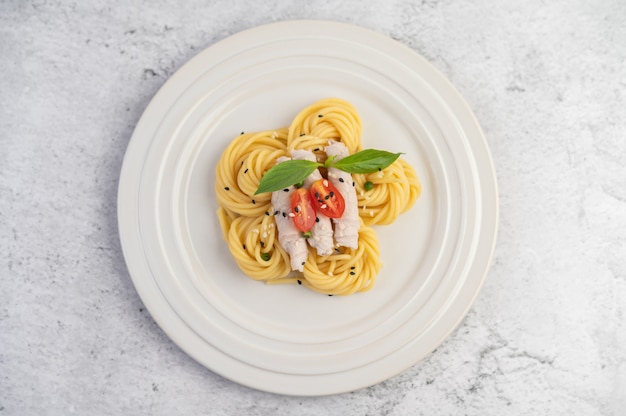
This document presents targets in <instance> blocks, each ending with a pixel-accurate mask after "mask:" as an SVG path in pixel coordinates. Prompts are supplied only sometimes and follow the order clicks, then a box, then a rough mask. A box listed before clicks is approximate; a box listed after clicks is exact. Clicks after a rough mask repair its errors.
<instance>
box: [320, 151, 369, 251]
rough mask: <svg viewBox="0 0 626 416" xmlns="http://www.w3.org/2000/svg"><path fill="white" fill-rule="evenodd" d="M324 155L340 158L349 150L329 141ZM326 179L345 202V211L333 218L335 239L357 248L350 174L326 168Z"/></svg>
mask: <svg viewBox="0 0 626 416" xmlns="http://www.w3.org/2000/svg"><path fill="white" fill-rule="evenodd" d="M325 151H326V155H328V156H329V157H330V156H335V160H341V159H343V158H344V157H346V156H349V155H350V151H349V150H348V148H347V147H346V145H344V144H343V143H341V142H331V144H330V145H328V146H326V148H325ZM328 180H329V181H330V182H331V183H332V184H333V185H335V188H337V190H338V191H339V192H341V196H343V199H344V201H345V203H346V208H345V211H344V212H343V215H342V216H341V218H333V222H334V223H335V241H337V244H339V245H340V246H344V247H350V248H357V246H358V244H359V228H360V227H361V221H360V219H359V203H358V201H357V196H356V189H355V188H354V182H353V180H352V175H350V174H349V173H347V172H344V171H342V170H339V169H337V168H328Z"/></svg>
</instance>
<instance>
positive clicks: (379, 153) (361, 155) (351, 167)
mask: <svg viewBox="0 0 626 416" xmlns="http://www.w3.org/2000/svg"><path fill="white" fill-rule="evenodd" d="M401 154H402V153H391V152H387V151H385V150H376V149H365V150H361V151H360V152H357V153H355V154H353V155H350V156H346V157H344V158H343V159H341V160H337V161H333V162H332V163H331V165H330V166H329V167H333V168H337V169H340V170H343V171H344V172H348V173H372V172H376V171H378V170H382V169H385V168H386V167H388V166H389V165H391V164H392V163H393V162H395V161H396V159H398V157H400V155H401Z"/></svg>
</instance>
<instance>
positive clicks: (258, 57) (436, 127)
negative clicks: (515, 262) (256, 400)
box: [118, 21, 497, 395]
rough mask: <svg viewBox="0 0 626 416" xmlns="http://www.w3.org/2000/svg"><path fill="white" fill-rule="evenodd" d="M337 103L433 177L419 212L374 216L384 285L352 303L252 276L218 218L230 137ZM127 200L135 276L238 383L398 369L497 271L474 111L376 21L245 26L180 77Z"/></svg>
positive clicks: (177, 334) (492, 189)
mask: <svg viewBox="0 0 626 416" xmlns="http://www.w3.org/2000/svg"><path fill="white" fill-rule="evenodd" d="M325 97H340V98H343V99H346V100H348V101H350V102H351V103H352V104H354V105H355V106H356V108H357V109H358V111H359V112H360V114H361V117H362V120H363V142H364V147H375V148H382V149H385V150H389V151H395V152H404V153H405V154H404V156H403V157H405V158H406V159H407V160H408V161H409V162H411V164H412V165H413V166H414V167H415V168H416V170H417V173H418V175H419V177H420V180H421V182H422V185H423V193H422V195H421V197H420V199H419V200H418V202H417V203H416V205H415V206H414V207H413V208H412V209H411V210H410V211H409V212H407V213H405V214H404V215H403V216H401V217H400V218H399V219H398V220H397V221H396V222H395V223H394V224H392V225H389V226H384V227H383V226H380V227H376V230H377V232H378V236H379V241H380V246H381V252H382V254H381V256H382V261H383V263H384V267H383V270H382V271H381V273H380V275H379V277H378V280H377V283H376V285H375V287H374V288H373V289H372V290H371V291H369V292H366V293H362V294H356V295H352V296H347V297H340V296H335V297H328V296H323V295H320V294H317V293H314V292H312V291H310V290H308V289H306V288H304V287H302V286H297V285H295V286H292V285H281V286H268V285H265V284H263V283H259V282H255V281H253V280H252V279H249V278H247V277H246V276H244V275H243V274H242V273H241V271H240V270H239V269H238V268H237V266H236V265H235V262H234V261H233V260H232V258H231V256H230V253H229V252H228V249H227V247H226V246H225V245H224V243H223V241H222V238H221V232H220V229H219V224H218V221H217V217H216V215H215V211H216V209H217V204H216V201H215V196H214V192H213V183H214V179H215V173H214V169H215V165H216V163H217V160H218V158H219V156H220V154H221V152H222V151H223V149H224V148H225V147H226V145H227V144H228V143H229V142H230V141H231V140H232V139H233V138H234V137H235V136H237V135H238V134H240V133H241V131H247V132H251V131H258V130H267V129H272V128H279V127H282V126H287V125H289V123H290V122H291V119H292V118H293V117H294V116H295V115H296V113H297V112H298V111H300V110H301V109H303V108H304V107H306V106H307V105H309V104H311V103H313V102H314V101H316V100H318V99H320V98H325ZM118 211H119V212H118V214H119V227H120V238H121V242H122V247H123V251H124V256H125V258H126V262H127V265H128V268H129V271H130V274H131V276H132V279H133V282H134V284H135V286H136V288H137V291H138V292H139V294H140V296H141V298H142V300H143V301H144V303H145V305H146V307H147V308H148V310H149V311H150V313H151V314H152V316H153V317H154V319H155V320H156V321H157V322H158V324H159V325H160V326H161V327H162V328H163V330H164V331H165V332H166V333H167V334H168V335H169V336H170V337H171V338H172V339H173V340H174V342H176V344H178V345H179V346H180V347H181V348H182V349H183V350H184V351H186V352H187V353H188V354H189V355H190V356H192V357H193V358H195V359H196V360H197V361H199V362H200V363H202V364H203V365H205V366H206V367H207V368H209V369H211V370H213V371H215V372H216V373H219V374H221V375H223V376H225V377H227V378H229V379H231V380H234V381H236V382H238V383H241V384H244V385H247V386H250V387H253V388H256V389H260V390H265V391H270V392H275V393H282V394H293V395H323V394H333V393H340V392H345V391H351V390H355V389H359V388H362V387H366V386H370V385H373V384H376V383H378V382H380V381H382V380H385V379H387V378H389V377H391V376H394V375H396V374H398V373H399V372H401V371H403V370H405V369H407V368H408V367H410V366H411V365H413V364H415V363H416V362H417V361H419V360H420V359H422V358H423V357H424V356H426V355H427V354H429V353H430V352H431V351H433V350H434V349H435V348H436V347H437V346H438V345H439V344H440V343H441V342H442V341H443V339H444V338H445V337H446V336H447V335H448V334H450V332H451V331H452V330H453V329H454V328H455V327H456V326H457V325H458V324H459V322H460V321H461V320H462V318H463V317H464V316H465V314H466V312H467V310H468V308H469V307H470V305H471V303H472V301H473V300H474V298H475V296H476V294H477V292H478V290H479V289H480V286H481V284H482V282H483V279H484V276H485V274H486V271H487V268H488V266H489V262H490V258H491V254H492V250H493V246H494V241H495V235H496V224H497V192H496V180H495V175H494V171H493V166H492V162H491V158H490V154H489V150H488V147H487V144H486V141H485V139H484V137H483V135H482V132H481V130H480V128H479V126H478V124H477V122H476V120H475V119H474V117H473V115H472V112H471V111H470V109H469V108H468V106H467V105H466V103H465V102H464V100H463V99H462V97H461V96H460V95H459V94H458V93H457V91H456V90H455V89H454V88H453V87H452V86H451V85H450V83H449V82H448V81H446V79H445V78H444V77H443V76H442V75H441V74H440V73H439V72H437V71H436V70H435V69H434V68H433V67H432V66H431V65H430V64H429V63H428V62H426V61H425V60H424V59H423V58H421V57H420V56H419V55H418V54H416V53H415V52H413V51H412V50H410V49H408V48H406V47H405V46H403V45H401V44H399V43H397V42H395V41H393V40H391V39H389V38H386V37H384V36H382V35H380V34H377V33H374V32H372V31H369V30H366V29H362V28H359V27H355V26H350V25H346V24H340V23H332V22H321V21H290V22H281V23H274V24H270V25H266V26H261V27H257V28H254V29H250V30H247V31H244V32H242V33H239V34H237V35H234V36H231V37H230V38H228V39H225V40H223V41H221V42H219V43H217V44H215V45H213V46H211V47H210V48H208V49H206V50H205V51H203V52H201V53H200V54H198V55H197V56H196V57H195V58H193V59H192V60H191V61H190V62H189V63H187V64H186V65H185V66H184V67H183V68H181V69H180V70H179V71H178V72H177V73H176V74H174V76H172V78H171V79H170V80H169V81H168V82H167V83H166V84H165V85H164V86H163V88H162V89H161V90H160V91H159V92H158V94H157V95H156V96H155V97H154V99H153V100H152V102H151V103H150V105H149V106H148V108H147V109H146V111H145V113H144V115H143V116H142V118H141V120H140V121H139V123H138V125H137V127H136V130H135V132H134V135H133V137H132V139H131V141H130V144H129V146H128V150H127V153H126V156H125V159H124V165H123V168H122V172H121V178H120V187H119V198H118Z"/></svg>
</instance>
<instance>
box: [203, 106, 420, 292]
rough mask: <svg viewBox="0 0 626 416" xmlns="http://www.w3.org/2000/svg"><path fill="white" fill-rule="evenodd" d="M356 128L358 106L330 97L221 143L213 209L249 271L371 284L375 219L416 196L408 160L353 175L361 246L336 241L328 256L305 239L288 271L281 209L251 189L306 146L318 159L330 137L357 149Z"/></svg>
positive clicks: (300, 280) (347, 288)
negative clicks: (285, 120) (271, 126)
mask: <svg viewBox="0 0 626 416" xmlns="http://www.w3.org/2000/svg"><path fill="white" fill-rule="evenodd" d="M361 129H362V126H361V120H360V117H359V115H358V112H357V111H356V109H355V108H354V107H353V106H352V105H351V104H350V103H348V102H347V101H344V100H341V99H337V98H327V99H323V100H320V101H317V102H316V103H314V104H312V105H310V106H309V107H307V108H305V109H303V110H302V111H301V112H300V113H298V114H297V115H296V117H295V118H294V119H293V121H292V123H291V125H290V126H289V127H285V128H280V129H277V130H269V131H263V132H256V133H247V134H243V133H242V134H241V135H239V136H238V137H236V138H235V139H233V140H232V141H231V142H230V144H229V145H228V146H227V147H226V149H225V150H224V152H223V153H222V155H221V157H220V160H219V162H218V164H217V167H216V181H215V193H216V196H217V201H218V204H219V208H218V211H217V215H218V219H219V223H220V227H221V230H222V237H223V239H224V240H225V241H226V243H227V245H228V247H229V249H230V252H231V253H232V256H233V258H234V260H235V262H236V263H237V265H238V266H239V268H240V269H241V270H242V271H243V272H244V273H245V274H246V275H247V276H249V277H250V278H252V279H255V280H259V281H265V282H267V283H271V284H276V283H294V284H301V285H303V286H306V287H308V288H310V289H312V290H314V291H316V292H319V293H324V294H328V295H349V294H353V293H356V292H363V291H367V290H369V289H371V288H372V287H373V285H374V283H375V281H376V276H377V275H378V273H379V271H380V269H381V267H382V263H381V260H380V251H379V246H378V239H377V236H376V232H375V230H374V229H373V228H372V226H373V225H385V224H390V223H392V222H393V221H394V220H395V219H396V218H397V217H398V216H399V215H400V214H402V213H403V212H406V211H407V210H408V209H409V208H410V207H411V206H412V205H413V204H414V203H415V201H416V200H417V198H418V197H419V195H420V191H421V188H420V183H419V180H418V178H417V175H416V173H415V171H414V169H413V168H412V167H411V166H410V165H409V164H408V163H407V162H406V161H404V160H403V159H397V160H396V161H395V162H394V163H392V164H391V165H390V166H389V167H387V168H386V169H383V170H381V171H380V172H374V173H370V174H353V175H352V178H353V182H354V187H355V190H356V193H357V197H358V204H359V210H358V213H359V214H358V215H359V217H360V224H361V225H360V228H359V230H358V246H357V247H356V248H348V247H340V246H335V247H334V250H333V252H332V253H331V254H327V255H318V253H317V251H316V249H314V248H312V247H310V246H308V257H307V259H306V262H305V264H304V268H303V271H302V272H301V273H300V272H293V271H292V267H291V265H290V258H289V254H288V253H287V252H286V251H285V250H284V249H283V247H281V245H280V244H279V239H278V228H277V227H276V220H277V218H276V216H284V215H285V213H284V212H279V211H277V210H275V209H274V207H273V206H272V198H271V196H272V194H271V193H270V192H266V193H261V194H257V195H255V192H256V191H257V188H258V186H259V183H260V181H261V178H262V177H263V175H264V174H265V173H266V172H267V171H268V170H269V169H270V168H272V167H273V166H274V165H275V164H276V161H277V159H279V158H289V157H290V156H291V152H292V151H293V150H309V151H312V152H313V154H315V155H316V157H317V160H318V161H323V160H324V159H325V158H326V155H325V153H324V148H325V146H327V145H328V144H329V141H330V142H341V143H343V144H344V145H345V146H346V147H347V148H348V150H349V152H350V153H355V152H358V151H359V150H361V149H362V143H361ZM368 185H369V186H368ZM370 188H371V189H370Z"/></svg>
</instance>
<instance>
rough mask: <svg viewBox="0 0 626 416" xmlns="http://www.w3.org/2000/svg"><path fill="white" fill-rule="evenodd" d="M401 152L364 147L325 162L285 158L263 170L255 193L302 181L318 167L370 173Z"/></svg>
mask: <svg viewBox="0 0 626 416" xmlns="http://www.w3.org/2000/svg"><path fill="white" fill-rule="evenodd" d="M400 155H401V153H391V152H387V151H385V150H376V149H365V150H361V151H360V152H357V153H355V154H353V155H350V156H346V157H344V158H343V159H340V160H336V158H335V157H329V158H328V159H326V162H325V163H318V162H311V161H309V160H286V161H284V162H282V163H279V164H277V165H276V166H274V167H272V168H271V169H270V170H268V171H267V172H265V175H263V178H261V182H260V183H259V187H258V188H257V190H256V192H255V193H254V194H255V195H257V194H262V193H264V192H274V191H278V190H280V189H284V188H287V187H289V186H291V185H295V184H297V183H300V182H302V181H304V180H305V179H306V178H308V177H309V175H310V174H311V173H313V171H315V169H317V168H319V167H325V168H337V169H340V170H343V171H344V172H348V173H372V172H376V171H379V170H382V169H385V168H386V167H388V166H389V165H391V164H392V163H393V162H395V161H396V159H398V157H400Z"/></svg>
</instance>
